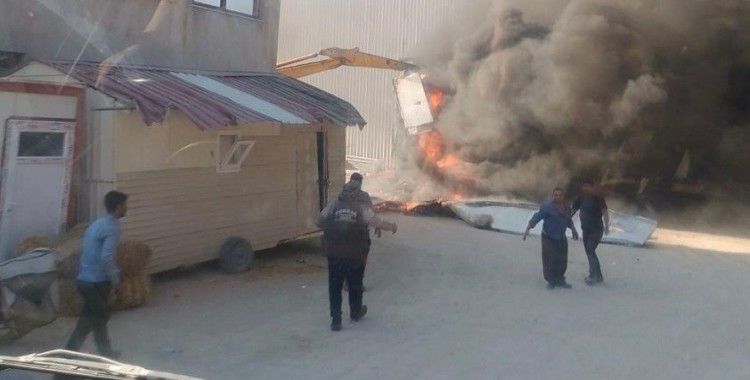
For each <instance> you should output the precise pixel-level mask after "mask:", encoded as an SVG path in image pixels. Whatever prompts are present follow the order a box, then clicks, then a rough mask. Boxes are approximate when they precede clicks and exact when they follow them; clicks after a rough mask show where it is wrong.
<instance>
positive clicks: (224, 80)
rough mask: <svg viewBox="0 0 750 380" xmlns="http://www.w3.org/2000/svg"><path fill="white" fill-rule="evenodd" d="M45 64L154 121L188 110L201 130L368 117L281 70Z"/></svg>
mask: <svg viewBox="0 0 750 380" xmlns="http://www.w3.org/2000/svg"><path fill="white" fill-rule="evenodd" d="M44 63H45V64H47V65H49V66H51V67H53V68H55V69H57V70H59V71H61V72H63V73H67V74H68V75H69V76H70V77H71V78H73V79H75V80H77V81H80V82H82V83H85V84H86V85H88V86H90V87H93V88H95V89H97V90H99V91H101V92H103V93H105V94H107V95H109V96H112V97H114V98H116V99H119V100H124V101H128V102H130V103H132V104H134V105H135V107H136V109H137V110H138V111H139V112H140V114H141V116H142V118H143V121H144V122H145V123H146V124H149V125H150V124H153V123H161V122H162V121H163V120H164V117H165V115H166V113H167V110H169V109H170V108H174V109H178V110H180V111H182V112H183V113H185V114H186V115H187V117H188V118H190V120H192V121H193V122H194V123H195V124H196V125H197V126H198V127H199V128H201V129H213V128H223V127H227V126H231V125H237V124H238V123H246V122H278V123H283V124H311V123H333V124H336V125H340V126H353V125H357V126H360V127H361V126H364V125H365V120H364V119H363V118H362V116H361V115H360V114H359V112H358V111H357V110H356V109H355V108H354V107H353V106H352V105H351V104H349V103H348V102H346V101H344V100H342V99H340V98H338V97H336V96H333V95H331V94H329V93H327V92H325V91H323V90H320V89H318V88H316V87H314V86H311V85H309V84H306V83H304V82H301V81H299V80H296V79H292V78H289V77H285V76H283V75H280V74H276V73H245V72H242V73H238V72H228V73H221V72H199V71H180V70H173V69H165V68H154V67H144V66H122V65H118V66H108V65H106V64H99V63H92V62H77V63H73V62H67V61H50V62H44Z"/></svg>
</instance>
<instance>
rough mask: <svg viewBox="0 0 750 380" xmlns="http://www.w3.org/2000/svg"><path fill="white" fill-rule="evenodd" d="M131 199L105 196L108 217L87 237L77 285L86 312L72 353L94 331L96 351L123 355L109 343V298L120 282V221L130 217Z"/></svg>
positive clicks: (70, 342) (118, 194) (111, 194)
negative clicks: (118, 258) (118, 263)
mask: <svg viewBox="0 0 750 380" xmlns="http://www.w3.org/2000/svg"><path fill="white" fill-rule="evenodd" d="M127 200H128V196H127V195H125V194H123V193H121V192H119V191H110V192H109V193H107V195H106V196H105V197H104V204H105V206H106V208H107V215H105V216H102V217H101V218H99V219H97V220H96V221H95V222H94V223H92V224H91V226H89V228H88V229H87V230H86V233H85V234H84V236H83V253H82V254H81V258H80V264H79V270H78V276H77V277H76V280H77V281H76V285H77V286H78V291H79V292H80V293H81V296H82V297H83V311H82V312H81V316H80V318H79V319H78V324H77V325H76V328H75V330H74V331H73V334H72V335H71V336H70V339H69V340H68V343H67V345H66V346H65V348H66V349H68V350H73V351H78V350H79V349H80V348H81V346H82V345H83V342H84V341H85V340H86V337H87V336H88V335H89V333H90V332H92V331H93V332H94V339H95V341H96V348H97V350H99V353H100V354H101V355H103V356H106V357H110V358H117V357H118V356H119V354H118V353H116V352H115V351H114V350H112V346H111V344H110V341H109V334H108V333H107V322H108V321H109V307H108V306H107V299H108V297H109V292H110V290H111V289H112V286H116V285H117V284H119V283H120V270H119V269H118V268H117V261H116V253H117V245H118V244H119V242H120V219H121V218H123V217H124V216H125V214H127V211H128V203H127Z"/></svg>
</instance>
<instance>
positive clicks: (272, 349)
mask: <svg viewBox="0 0 750 380" xmlns="http://www.w3.org/2000/svg"><path fill="white" fill-rule="evenodd" d="M392 218H395V219H396V220H397V222H398V223H399V225H400V228H401V230H400V233H399V234H397V235H395V236H391V235H388V236H385V237H384V238H382V239H378V240H377V241H376V243H375V245H374V247H373V252H372V254H371V262H370V264H369V266H368V274H367V276H366V279H365V281H366V284H367V285H368V287H369V291H368V292H367V293H366V294H365V300H366V303H367V304H368V305H369V306H370V314H369V315H368V316H367V318H366V320H365V321H363V322H361V323H360V324H356V325H352V324H348V323H345V325H344V330H343V331H342V332H339V333H332V332H330V331H329V330H328V324H329V320H328V318H327V301H326V299H327V298H326V277H325V276H326V275H325V270H324V267H323V266H322V264H323V261H322V259H321V258H320V257H318V256H316V255H315V254H312V253H303V252H302V251H296V252H293V253H288V252H287V253H277V254H275V255H274V257H273V258H269V257H265V258H262V259H261V260H259V261H258V266H259V268H256V269H254V270H253V271H251V272H249V273H247V274H244V275H238V276H227V275H223V274H220V273H218V272H217V271H216V270H214V269H212V268H200V269H197V270H194V271H191V272H188V273H183V274H178V275H172V276H168V277H167V278H162V279H160V280H159V281H158V282H157V283H156V284H155V286H154V297H153V298H152V299H151V301H150V302H149V305H148V306H147V307H145V308H141V309H138V310H135V311H131V312H123V313H119V314H117V315H116V316H115V318H114V320H113V321H112V324H111V327H112V334H113V339H114V341H115V342H117V344H118V346H119V347H120V348H121V349H122V350H123V351H124V352H125V353H126V357H125V359H126V360H127V361H131V362H135V363H139V364H141V365H143V366H147V367H153V368H156V369H161V370H169V371H175V372H182V373H185V374H190V375H194V376H200V377H204V378H209V379H335V378H348V379H413V378H424V379H458V378H465V379H576V380H579V379H594V378H606V379H712V378H713V379H744V378H746V377H747V374H748V373H750V361H748V360H747V358H748V357H750V328H748V325H747V322H746V319H747V316H748V315H750V303H748V302H747V300H748V293H749V291H748V289H750V275H748V274H749V273H750V256H747V255H742V254H732V253H716V252H710V251H700V250H691V249H687V248H681V247H667V246H655V247H651V248H646V249H632V248H624V247H616V246H604V247H602V248H601V256H602V259H603V265H604V271H605V276H606V278H607V284H606V286H603V287H597V288H589V287H587V286H585V285H584V284H583V283H582V279H583V277H584V276H585V272H586V270H587V266H586V265H587V264H586V261H585V256H584V254H583V253H582V252H583V249H582V247H581V245H580V244H579V243H573V244H571V262H570V266H569V270H568V277H569V280H570V281H571V282H572V283H573V285H574V288H573V289H572V290H553V291H550V290H547V289H545V287H544V283H543V281H542V279H541V273H540V272H541V258H540V254H539V240H538V239H537V238H530V240H529V241H528V242H522V241H521V239H520V238H519V237H518V236H511V235H503V234H498V233H494V232H488V231H481V230H475V229H472V228H470V227H468V226H467V225H466V224H464V223H463V222H461V221H458V220H449V219H436V218H409V217H404V216H392ZM266 256H268V255H266ZM300 259H304V260H305V262H304V263H299V262H297V261H298V260H300ZM72 324H73V320H70V319H60V320H58V321H57V322H55V323H54V324H53V325H50V326H48V327H45V328H43V329H39V330H37V331H35V332H34V333H32V334H30V335H29V336H27V337H25V338H24V339H22V340H21V341H19V342H16V343H15V344H14V345H11V346H5V347H2V348H0V352H1V353H4V354H19V353H26V352H31V351H40V350H45V349H50V348H53V347H55V346H57V345H60V344H62V342H63V341H64V340H65V337H66V335H67V334H68V333H69V332H70V330H71V328H72ZM2 378H3V377H2V376H0V379H2Z"/></svg>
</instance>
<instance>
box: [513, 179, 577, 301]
mask: <svg viewBox="0 0 750 380" xmlns="http://www.w3.org/2000/svg"><path fill="white" fill-rule="evenodd" d="M571 215H572V214H571V211H570V208H569V207H568V205H567V204H566V203H565V191H563V189H561V188H556V189H555V190H554V191H553V192H552V200H551V201H547V202H545V203H544V204H542V206H541V207H540V208H539V211H538V212H537V213H536V214H534V216H532V217H531V220H529V225H528V226H527V227H526V231H525V232H524V233H523V240H526V237H527V236H528V235H529V231H530V230H531V229H532V228H534V227H536V225H537V224H538V223H539V222H540V221H542V220H544V224H543V225H542V267H543V271H544V279H545V280H546V281H547V283H548V285H547V288H549V289H554V288H555V287H559V288H565V289H570V288H571V286H570V284H568V283H567V282H565V271H566V270H567V269H568V238H567V237H566V236H565V231H566V230H567V229H568V228H570V229H571V230H572V231H573V239H574V240H578V231H576V228H575V226H574V225H573V218H572V216H571Z"/></svg>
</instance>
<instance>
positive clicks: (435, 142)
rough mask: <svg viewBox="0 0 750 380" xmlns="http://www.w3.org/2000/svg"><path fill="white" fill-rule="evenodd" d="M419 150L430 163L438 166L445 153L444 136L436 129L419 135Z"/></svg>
mask: <svg viewBox="0 0 750 380" xmlns="http://www.w3.org/2000/svg"><path fill="white" fill-rule="evenodd" d="M419 148H420V149H421V150H422V153H423V154H424V157H425V159H426V160H427V161H428V162H429V163H431V164H436V163H437V162H438V161H440V160H441V158H442V157H443V154H444V152H445V142H444V141H443V135H442V134H441V133H440V132H438V130H436V129H433V130H431V131H429V132H426V133H423V134H421V135H419Z"/></svg>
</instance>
